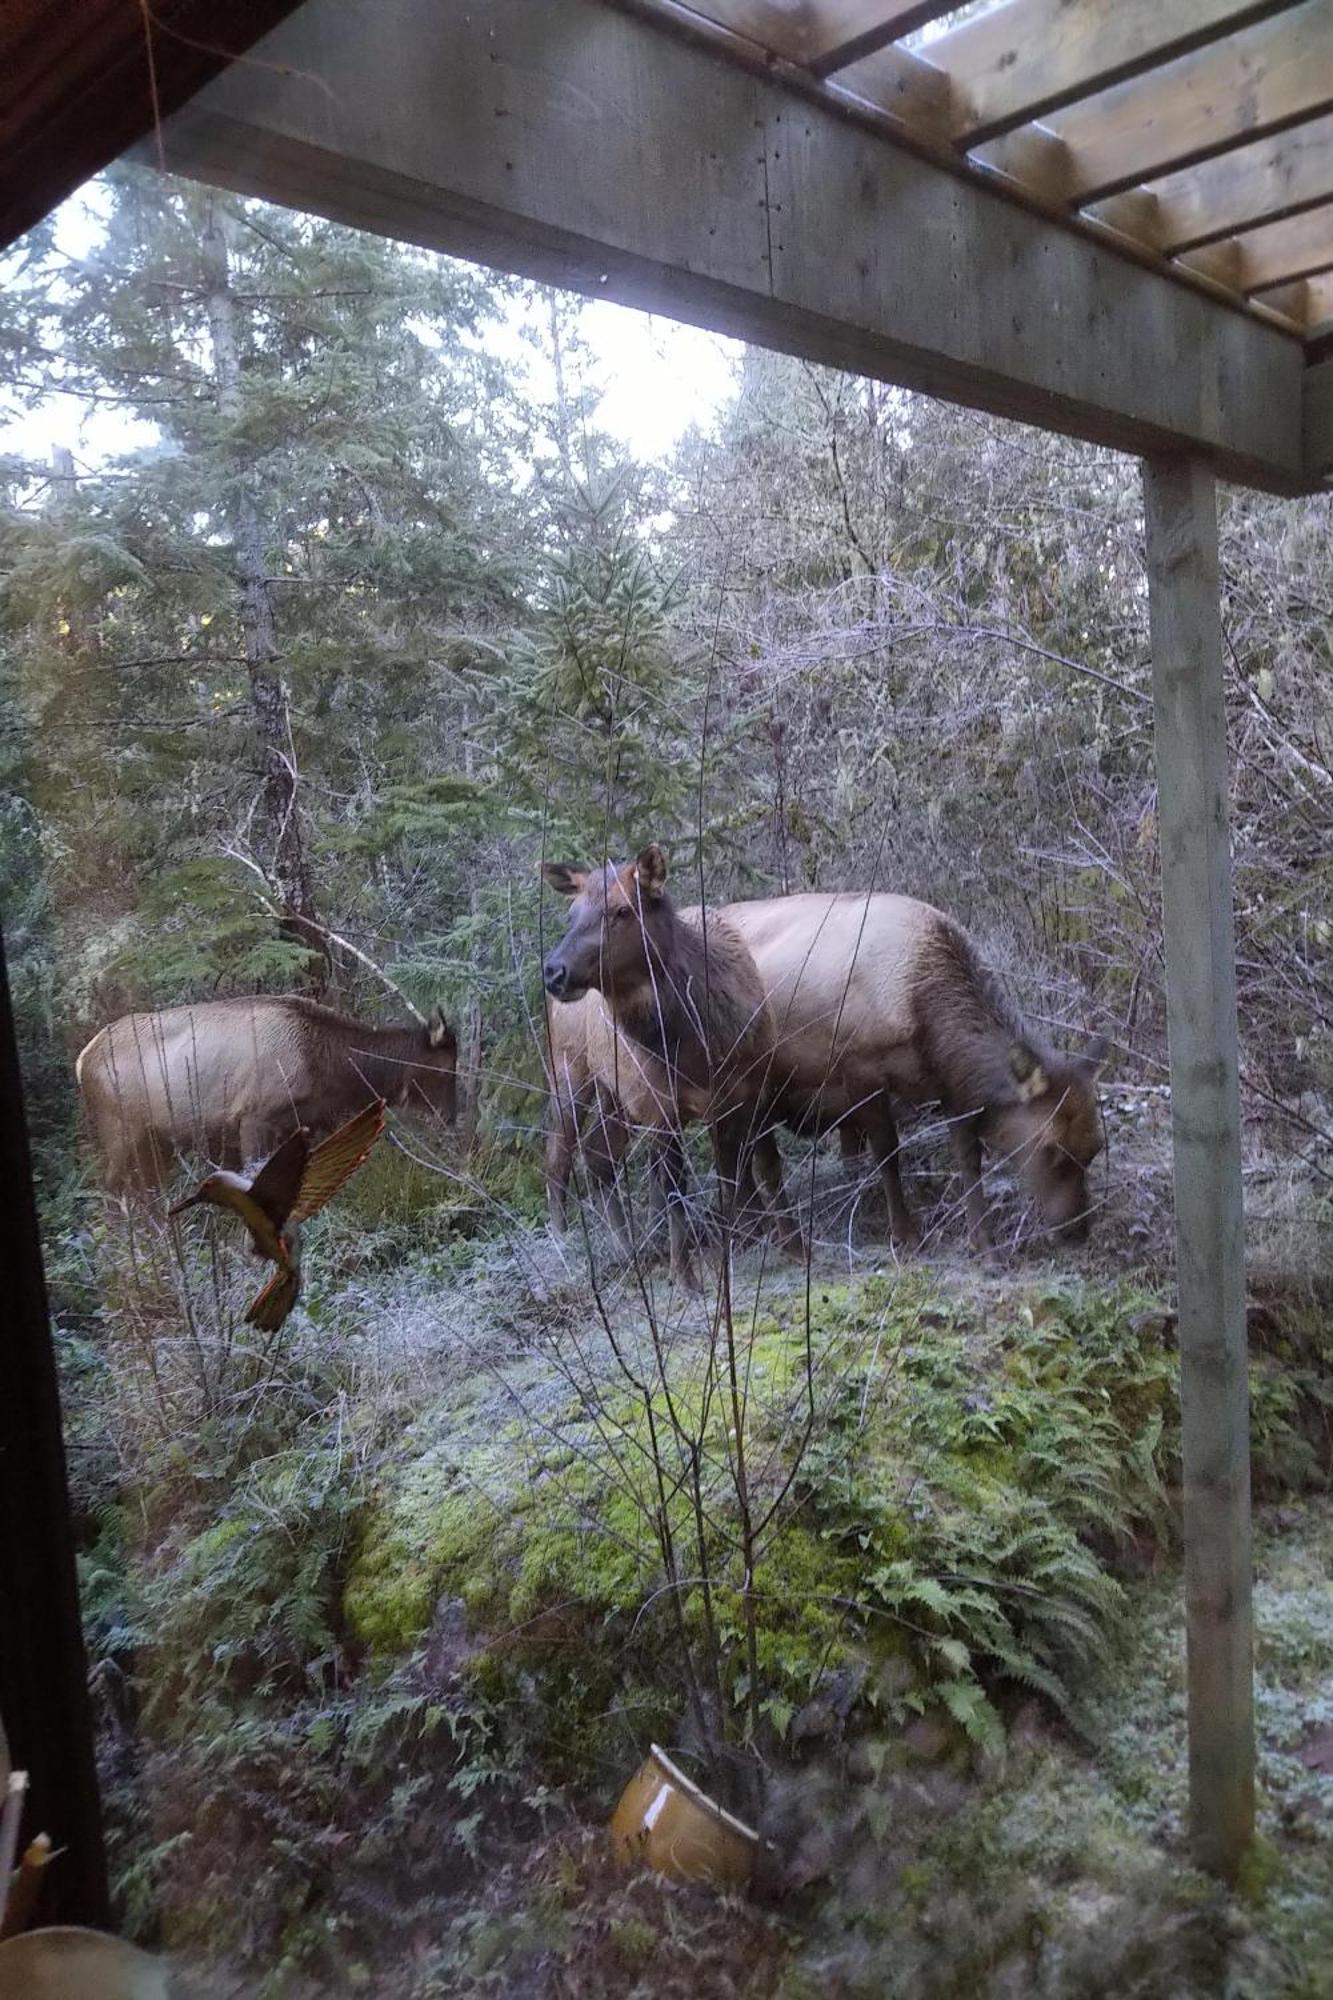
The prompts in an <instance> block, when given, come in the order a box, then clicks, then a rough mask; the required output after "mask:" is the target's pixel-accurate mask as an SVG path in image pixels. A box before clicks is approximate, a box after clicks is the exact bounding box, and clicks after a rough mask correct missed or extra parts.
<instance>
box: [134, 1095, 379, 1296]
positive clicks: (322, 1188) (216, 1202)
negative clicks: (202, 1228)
mask: <svg viewBox="0 0 1333 2000" xmlns="http://www.w3.org/2000/svg"><path fill="white" fill-rule="evenodd" d="M383 1130H384V1099H383V1098H382V1097H380V1098H377V1099H376V1100H375V1102H374V1103H373V1104H368V1105H367V1106H366V1108H365V1110H364V1111H358V1112H357V1114H356V1116H355V1118H349V1119H348V1121H347V1123H346V1124H345V1125H340V1126H339V1127H338V1129H337V1131H336V1132H331V1133H330V1134H329V1136H328V1138H327V1139H322V1140H321V1141H320V1143H319V1145H318V1146H312V1145H311V1143H310V1133H309V1130H308V1128H307V1127H306V1126H304V1125H301V1126H298V1127H297V1129H296V1131H295V1132H293V1133H292V1135H291V1137H290V1139H284V1140H283V1142H282V1144H281V1145H280V1146H279V1147H278V1150H277V1152H276V1153H272V1154H270V1156H269V1158H268V1159H267V1160H265V1162H264V1164H263V1166H262V1167H261V1168H260V1169H259V1171H258V1173H257V1174H256V1175H255V1176H254V1178H253V1179H252V1180H247V1179H246V1178H245V1176H244V1174H233V1173H228V1172H226V1171H225V1170H224V1171H221V1172H219V1173H216V1174H210V1175H209V1176H208V1179H207V1180H206V1181H202V1182H201V1183H200V1185H199V1186H198V1187H197V1188H196V1190H195V1192H194V1193H193V1194H192V1195H189V1196H187V1198H186V1199H185V1200H184V1201H178V1202H177V1203H176V1205H175V1207H174V1208H172V1209H169V1210H168V1214H169V1215H173V1216H175V1215H183V1214H184V1213H185V1210H186V1209H187V1208H197V1207H199V1205H200V1204H201V1203H207V1204H209V1205H210V1206H212V1207H214V1208H229V1209H230V1210H231V1211H232V1213H233V1214H234V1215H239V1216H240V1218H241V1221H242V1222H243V1223H244V1224H245V1226H246V1228H247V1229H248V1230H249V1232H250V1247H251V1248H252V1249H253V1251H254V1253H255V1255H256V1257H267V1258H268V1259H269V1260H270V1262H272V1263H274V1264H276V1265H277V1267H278V1268H277V1270H276V1271H275V1272H274V1274H273V1276H272V1277H271V1278H270V1279H269V1281H268V1283H267V1284H266V1285H265V1286H264V1288H263V1290H262V1291H261V1292H259V1293H258V1294H257V1295H256V1297H255V1298H253V1299H252V1300H251V1302H250V1307H249V1310H248V1311H247V1313H246V1315H245V1320H246V1324H247V1326H257V1327H259V1328H260V1329H261V1330H262V1331H263V1332H265V1333H276V1332H277V1330H278V1328H279V1327H280V1326H281V1325H282V1322H283V1321H284V1320H285V1319H286V1317H287V1315H288V1313H289V1312H290V1311H291V1309H292V1307H293V1306H294V1305H295V1304H296V1301H297V1298H298V1296H299V1294H300V1290H301V1229H300V1225H301V1224H302V1223H303V1222H308V1221H309V1220H310V1217H311V1216H312V1215H317V1214H318V1213H319V1211H320V1209H321V1208H323V1206H324V1204H325V1202H328V1201H332V1199H333V1197H334V1195H335V1194H337V1193H338V1191H339V1190H340V1189H341V1188H343V1187H345V1186H346V1185H347V1183H348V1181H349V1180H350V1179H351V1178H352V1175H353V1174H354V1173H355V1172H356V1170H357V1168H358V1167H359V1166H360V1165H361V1163H362V1161H363V1160H364V1159H365V1157H366V1155H367V1154H368V1153H369V1151H370V1149H371V1147H372V1146H373V1145H374V1144H375V1141H376V1140H377V1139H378V1138H379V1136H380V1133H381V1132H382V1131H383Z"/></svg>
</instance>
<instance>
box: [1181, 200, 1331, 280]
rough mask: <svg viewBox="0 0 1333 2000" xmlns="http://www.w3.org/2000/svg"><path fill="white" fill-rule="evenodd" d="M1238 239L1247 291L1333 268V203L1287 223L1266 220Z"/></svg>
mask: <svg viewBox="0 0 1333 2000" xmlns="http://www.w3.org/2000/svg"><path fill="white" fill-rule="evenodd" d="M1234 241H1235V243H1236V247H1237V249H1238V250H1239V252H1240V285H1239V289H1240V290H1241V291H1243V292H1258V291H1262V290H1264V289H1265V287H1267V286H1270V285H1279V284H1282V283H1283V282H1284V280H1286V279H1289V278H1308V277H1309V276H1311V274H1312V273H1313V272H1315V271H1327V270H1333V204H1328V203H1326V204H1325V205H1324V207H1322V208H1307V209H1305V210H1304V211H1303V212H1302V213H1301V214H1300V215H1290V216H1288V217H1287V218H1286V220H1285V221H1284V222H1270V223H1266V224H1265V225H1264V227H1263V228H1261V229H1251V230H1248V231H1247V232H1246V234H1245V235H1244V236H1240V237H1237V238H1235V239H1234ZM1192 254H1196V255H1197V254H1198V253H1197V252H1196V253H1192Z"/></svg>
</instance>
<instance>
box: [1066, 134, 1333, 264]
mask: <svg viewBox="0 0 1333 2000" xmlns="http://www.w3.org/2000/svg"><path fill="white" fill-rule="evenodd" d="M1145 199H1148V200H1150V201H1151V202H1152V204H1153V214H1154V218H1155V219H1154V225H1153V227H1154V240H1155V241H1156V242H1157V243H1158V245H1159V247H1160V248H1161V249H1162V250H1164V251H1166V252H1168V253H1174V252H1175V251H1178V250H1189V249H1192V248H1193V247H1194V246H1195V245H1196V244H1199V243H1208V242H1211V241H1212V240H1213V239H1214V238H1215V237H1218V236H1227V235H1231V234H1232V233H1233V232H1234V231H1236V230H1238V229H1250V228H1253V227H1254V226H1255V224H1256V223H1260V222H1269V221H1277V220H1278V219H1279V218H1280V217H1282V216H1284V215H1289V214H1293V213H1295V212H1296V211H1297V210H1298V209H1302V208H1310V207H1313V206H1314V205H1315V204H1316V203H1317V202H1323V201H1333V114H1326V115H1325V116H1323V117H1322V118H1310V119H1307V121H1306V122H1305V123H1304V124H1303V125H1292V126H1289V127H1288V128H1287V129H1286V131H1283V132H1279V133H1277V134H1275V135H1274V136H1273V137H1272V138H1268V139H1257V140H1254V141H1253V142H1252V143H1251V144H1250V145H1248V146H1236V147H1233V148H1232V149H1231V151H1229V152H1226V153H1219V154H1217V155H1216V156H1215V157H1214V158H1213V159H1211V160H1200V161H1199V162H1197V164H1196V165H1194V166H1192V167H1187V168H1186V169H1185V170H1184V171H1183V172H1181V173H1178V174H1166V175H1164V176H1163V177H1162V178H1161V179H1159V180H1152V181H1148V182H1146V183H1145V184H1144V186H1143V187H1141V188H1136V189H1133V190H1132V191H1131V192H1130V193H1128V194H1119V195H1111V196H1109V197H1108V199H1107V200H1106V201H1103V202H1097V203H1096V204H1094V205H1093V207H1092V208H1091V210H1090V213H1091V214H1092V215H1093V216H1094V217H1095V218H1096V219H1097V220H1098V221H1101V222H1107V223H1110V224H1111V225H1112V226H1117V224H1118V222H1119V218H1120V217H1121V215H1122V214H1127V213H1128V214H1136V215H1141V214H1142V212H1143V210H1142V204H1143V202H1144V200H1145Z"/></svg>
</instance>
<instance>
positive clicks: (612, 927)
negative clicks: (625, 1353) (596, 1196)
mask: <svg viewBox="0 0 1333 2000" xmlns="http://www.w3.org/2000/svg"><path fill="white" fill-rule="evenodd" d="M542 872H543V875H544V877H545V879H546V881H547V883H548V884H549V886H550V887H551V888H553V889H555V890H556V891H557V892H558V893H559V894H560V895H563V896H568V897H569V898H570V899H571V909H570V915H569V924H568V927H567V929H566V931H565V934H564V936H563V938H562V939H561V940H560V943H559V944H558V945H557V946H556V947H555V949H554V950H553V951H552V952H550V953H549V954H548V956H547V959H546V962H545V965H544V966H543V968H542V979H543V983H544V985H545V988H546V992H547V994H548V996H549V997H550V999H551V1000H554V1001H555V1002H556V1003H557V1005H558V1007H559V1008H560V1009H561V1010H562V1011H563V1010H565V1009H571V1010H572V1009H573V1007H574V1004H575V1003H578V1012H579V1015H580V1016H581V1030H580V1027H576V1026H574V1024H573V1022H571V1031H570V1032H569V1033H568V1034H566V1033H565V1032H564V1029H563V1024H562V1023H560V1021H559V1019H558V1016H557V1015H556V1014H554V1013H553V1012H552V1010H550V1009H549V1008H548V1015H550V1017H551V1018H552V1019H553V1020H555V1021H556V1031H555V1033H554V1035H553V1037H552V1044H551V1071H552V1095H553V1105H552V1120H551V1128H550V1136H549V1137H548V1150H547V1168H548V1187H549V1189H550V1192H551V1199H552V1213H553V1219H555V1220H556V1221H557V1222H558V1221H559V1220H561V1219H562V1216H563V1203H564V1189H565V1185H566V1183H567V1181H568V1175H569V1164H570V1159H571V1157H572V1152H573V1147H574V1145H575V1144H576V1143H577V1140H578V1136H579V1126H580V1123H581V1120H582V1118H583V1116H584V1115H585V1113H586V1111H587V1109H588V1108H589V1107H590V1106H595V1108H596V1111H597V1117H596V1119H595V1120H594V1124H593V1129H592V1134H591V1138H590V1139H589V1138H587V1137H585V1142H584V1143H585V1146H586V1147H587V1149H588V1154H589V1163H590V1166H591V1167H592V1170H593V1172H594V1175H595V1177H596V1178H598V1179H599V1180H601V1181H602V1182H603V1184H604V1185H606V1186H608V1188H609V1191H610V1195H611V1199H610V1201H609V1204H608V1205H609V1208H610V1211H611V1216H612V1221H613V1224H614V1223H616V1221H617V1218H618V1217H620V1219H621V1223H622V1227H621V1228H620V1229H619V1230H618V1233H619V1234H621V1237H622V1242H623V1212H622V1211H620V1209H619V1202H618V1197H616V1196H615V1194H614V1188H613V1187H612V1186H611V1183H612V1182H613V1179H614V1174H615V1169H616V1166H617V1164H618V1162H619V1158H620V1156H621V1154H622V1153H623V1150H624V1146H625V1143H626V1142H627V1140H628V1137H629V1132H630V1129H631V1128H632V1127H642V1128H646V1129H647V1130H649V1131H650V1132H651V1133H652V1134H653V1138H654V1176H655V1180H656V1182H657V1186H658V1189H659V1192H660V1194H661V1195H662V1196H663V1197H664V1198H665V1200H666V1202H667V1210H668V1221H669V1230H670V1241H671V1271H672V1276H673V1277H675V1278H677V1279H678V1280H679V1281H680V1282H682V1283H685V1284H689V1285H693V1284H694V1283H695V1276H694V1269H693V1261H692V1258H691V1255H690V1248H689V1242H688V1237H687V1234H686V1227H685V1217H684V1214H683V1212H682V1204H681V1195H682V1193H683V1189H684V1182H685V1171H686V1168H685V1156H684V1147H683V1144H682V1140H681V1130H682V1127H683V1126H685V1125H687V1124H690V1123H693V1122H695V1121H702V1122H704V1123H706V1124H707V1126H708V1128H709V1133H710V1137H711V1139H712V1144H713V1155H714V1161H715V1164H716V1167H717V1177H718V1192H719V1203H720V1207H721V1210H722V1213H723V1215H724V1217H727V1218H730V1217H731V1216H732V1215H733V1214H734V1209H735V1199H736V1192H737V1189H738V1187H740V1186H741V1185H743V1184H744V1180H745V1177H746V1176H747V1175H748V1171H749V1166H748V1163H749V1158H750V1154H751V1150H752V1148H753V1146H754V1143H755V1140H756V1139H757V1138H758V1136H759V1135H760V1133H761V1132H763V1131H764V1129H765V1128H766V1126H767V1125H768V1123H769V1122H770V1121H769V1119H768V1116H767V1113H766V1111H765V1108H764V1105H765V1096H766V1092H767V1088H768V1082H769V1067H770V1063H771V1059H772V1053H773V1023H772V1017H771V1014H770V1011H769V1008H768V1005H767V1003H766V1001H765V998H764V992H763V988H762V986H761V985H760V982H759V978H758V975H757V973H756V971H755V967H754V963H753V961H752V959H751V958H750V955H749V953H748V952H747V950H746V948H745V946H744V944H743V943H742V942H741V940H740V939H739V938H738V937H737V935H736V933H735V932H734V931H733V930H732V929H731V928H730V927H729V926H728V925H727V924H726V923H724V922H723V921H721V919H720V918H719V917H718V916H717V915H716V914H715V913H712V912H707V913H705V912H702V911H699V910H682V911H678V910H677V909H676V907H675V905H674V904H673V903H672V901H671V898H670V897H669V896H668V895H667V893H666V861H665V859H664V857H663V855H662V851H661V849H660V848H659V847H656V846H650V847H645V848H644V849H643V851H642V852H641V853H640V854H639V856H638V858H637V859H636V860H634V861H632V862H627V863H625V864H624V865H623V866H620V867H617V866H615V865H613V864H608V865H607V866H606V867H604V868H598V869H583V868H571V867H567V866H565V865H564V864H563V863H557V862H548V863H547V864H545V866H544V868H543V871H542ZM758 1165H759V1167H760V1171H761V1175H762V1177H763V1179H764V1182H765V1187H766V1192H767V1194H768V1198H769V1202H770V1206H771V1208H772V1210H773V1213H774V1217H775V1221H776V1224H777V1229H778V1234H779V1237H780V1239H781V1240H782V1242H783V1243H784V1244H785V1245H786V1247H788V1248H789V1249H792V1250H799V1249H800V1247H801V1244H800V1230H799V1228H798V1226H797V1224H796V1221H795V1218H794V1216H793V1215H792V1213H791V1211H790V1209H789V1208H788V1205H787V1201H786V1195H785V1191H784V1189H783V1186H782V1167H781V1161H780V1159H779V1157H778V1154H777V1149H776V1147H773V1146H771V1145H770V1146H769V1147H768V1148H766V1149H763V1150H762V1151H761V1153H760V1156H759V1160H758Z"/></svg>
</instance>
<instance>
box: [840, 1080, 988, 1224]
mask: <svg viewBox="0 0 1333 2000" xmlns="http://www.w3.org/2000/svg"><path fill="white" fill-rule="evenodd" d="M860 1128H861V1131H862V1133H863V1134H864V1136H865V1137H866V1138H867V1139H868V1140H869V1141H870V1150H871V1152H872V1153H873V1154H874V1156H875V1161H876V1164H877V1165H878V1167H879V1172H880V1179H881V1180H882V1181H883V1183H884V1194H885V1197H886V1199H887V1201H888V1204H889V1241H890V1242H891V1243H897V1244H899V1245H901V1246H902V1247H903V1248H904V1249H910V1248H911V1247H912V1246H913V1245H914V1244H915V1243H916V1241H917V1227H916V1221H915V1219H914V1217H913V1215H912V1211H911V1209H910V1208H909V1207H908V1206H907V1196H906V1195H905V1194H904V1193H903V1177H902V1170H901V1168H900V1166H899V1163H898V1153H899V1139H898V1125H897V1121H896V1120H895V1118H894V1115H893V1107H892V1105H891V1104H890V1102H889V1098H888V1094H887V1092H881V1094H880V1095H879V1096H878V1097H877V1098H876V1099H875V1100H874V1101H873V1103H870V1104H867V1105H866V1106H864V1108H863V1109H862V1111H861V1112H860ZM843 1129H844V1130H846V1127H845V1126H844V1128H843ZM963 1171H964V1173H966V1172H967V1168H966V1166H964V1168H963ZM976 1172H977V1181H978V1184H979V1183H980V1179H981V1150H980V1147H979V1146H978V1149H977V1155H976ZM968 1213H969V1215H970V1214H971V1210H970V1209H969V1211H968Z"/></svg>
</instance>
